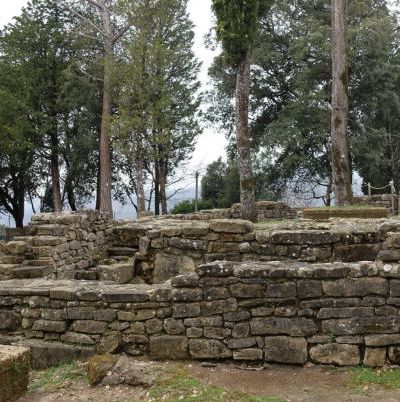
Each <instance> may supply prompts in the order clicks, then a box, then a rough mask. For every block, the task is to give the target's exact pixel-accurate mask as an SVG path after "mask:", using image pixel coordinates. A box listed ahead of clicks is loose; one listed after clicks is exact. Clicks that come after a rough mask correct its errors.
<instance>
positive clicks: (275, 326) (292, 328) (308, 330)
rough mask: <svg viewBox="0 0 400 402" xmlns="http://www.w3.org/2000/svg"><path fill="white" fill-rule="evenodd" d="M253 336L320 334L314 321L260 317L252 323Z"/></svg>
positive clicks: (297, 318) (295, 318)
mask: <svg viewBox="0 0 400 402" xmlns="http://www.w3.org/2000/svg"><path fill="white" fill-rule="evenodd" d="M250 328H251V334H252V335H290V336H310V335H314V334H316V333H317V332H318V328H317V326H316V325H315V323H314V321H313V320H310V319H307V318H303V317H293V318H280V317H279V318H277V317H259V318H253V319H252V320H251V321H250Z"/></svg>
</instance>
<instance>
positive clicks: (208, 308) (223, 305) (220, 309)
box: [201, 298, 238, 316]
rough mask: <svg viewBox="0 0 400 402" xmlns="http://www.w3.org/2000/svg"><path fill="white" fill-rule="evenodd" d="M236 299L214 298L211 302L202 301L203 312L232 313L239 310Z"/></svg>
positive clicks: (206, 313) (210, 313)
mask: <svg viewBox="0 0 400 402" xmlns="http://www.w3.org/2000/svg"><path fill="white" fill-rule="evenodd" d="M237 307H238V305H237V301H236V299H233V298H231V299H226V300H213V301H209V302H202V303H201V312H202V314H203V315H206V316H207V315H214V314H222V313H230V312H232V311H236V310H237Z"/></svg>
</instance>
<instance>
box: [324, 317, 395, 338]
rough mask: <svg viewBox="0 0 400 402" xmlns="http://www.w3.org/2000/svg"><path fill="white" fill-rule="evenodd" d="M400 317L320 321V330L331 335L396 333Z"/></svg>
mask: <svg viewBox="0 0 400 402" xmlns="http://www.w3.org/2000/svg"><path fill="white" fill-rule="evenodd" d="M399 329H400V317H355V318H349V319H338V320H326V321H322V332H323V333H325V334H332V335H358V334H360V335H369V334H384V333H389V334H390V333H396V332H399Z"/></svg>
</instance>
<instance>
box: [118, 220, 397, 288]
mask: <svg viewBox="0 0 400 402" xmlns="http://www.w3.org/2000/svg"><path fill="white" fill-rule="evenodd" d="M398 229H400V225H397V224H395V225H394V226H393V227H390V228H389V227H388V228H385V227H384V226H382V227H380V226H379V224H374V223H373V222H368V223H367V224H364V225H362V224H361V223H357V224H346V223H344V222H342V223H340V224H338V225H333V224H332V225H330V224H315V223H311V224H308V223H304V224H303V225H301V224H297V223H296V224H293V226H287V227H286V226H284V225H279V224H278V225H275V226H274V225H266V226H263V225H255V226H254V225H253V224H251V223H250V222H247V221H240V220H211V221H207V222H197V221H190V222H186V221H185V222H183V221H174V220H162V221H158V220H151V219H149V220H148V221H141V222H135V223H129V224H126V225H122V226H117V227H116V228H115V229H114V232H113V240H112V241H113V243H114V246H116V247H135V248H137V249H138V253H136V258H135V276H136V277H139V278H142V279H144V280H145V281H146V282H147V283H161V282H164V281H165V280H168V279H170V278H171V277H173V276H176V275H178V274H180V273H184V272H193V271H194V270H195V268H196V266H197V265H199V264H201V263H205V262H211V261H216V260H227V261H273V260H275V261H276V260H298V261H305V262H311V263H315V262H330V261H343V262H354V261H366V260H368V261H373V260H375V259H376V258H377V257H378V255H379V253H380V251H381V250H382V249H384V248H387V246H386V244H385V240H386V238H387V236H388V234H387V233H388V231H389V230H391V231H394V232H396V231H397V230H398ZM392 257H393V253H392ZM399 259H400V257H399Z"/></svg>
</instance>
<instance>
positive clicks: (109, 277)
mask: <svg viewBox="0 0 400 402" xmlns="http://www.w3.org/2000/svg"><path fill="white" fill-rule="evenodd" d="M97 272H98V273H99V279H100V280H101V281H111V282H116V283H121V284H124V283H128V282H129V281H130V280H131V279H132V278H133V264H132V263H131V264H114V265H100V266H98V267H97Z"/></svg>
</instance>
